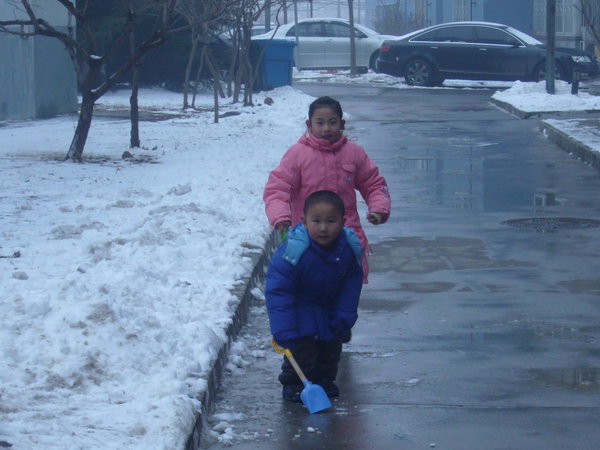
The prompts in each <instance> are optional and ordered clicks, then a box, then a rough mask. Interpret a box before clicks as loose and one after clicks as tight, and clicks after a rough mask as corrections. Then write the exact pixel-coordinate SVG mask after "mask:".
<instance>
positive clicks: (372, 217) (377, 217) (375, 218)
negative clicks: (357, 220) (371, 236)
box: [367, 212, 383, 225]
mask: <svg viewBox="0 0 600 450" xmlns="http://www.w3.org/2000/svg"><path fill="white" fill-rule="evenodd" d="M382 219H383V214H382V213H378V212H370V213H369V214H367V220H368V221H369V223H372V224H373V225H379V224H380V223H381V220H382Z"/></svg>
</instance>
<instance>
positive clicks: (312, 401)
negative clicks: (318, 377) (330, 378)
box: [300, 381, 331, 414]
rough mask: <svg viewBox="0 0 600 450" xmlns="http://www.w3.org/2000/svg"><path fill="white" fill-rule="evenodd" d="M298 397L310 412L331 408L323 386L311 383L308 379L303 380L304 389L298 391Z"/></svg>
mask: <svg viewBox="0 0 600 450" xmlns="http://www.w3.org/2000/svg"><path fill="white" fill-rule="evenodd" d="M300 399H301V400H302V403H304V406H306V408H307V409H308V412H309V413H311V414H314V413H318V412H319V411H323V410H325V409H327V408H331V402H330V401H329V397H327V394H326V393H325V391H324V390H323V388H322V387H321V386H319V385H318V384H312V383H311V382H310V381H305V382H304V389H302V392H301V393H300Z"/></svg>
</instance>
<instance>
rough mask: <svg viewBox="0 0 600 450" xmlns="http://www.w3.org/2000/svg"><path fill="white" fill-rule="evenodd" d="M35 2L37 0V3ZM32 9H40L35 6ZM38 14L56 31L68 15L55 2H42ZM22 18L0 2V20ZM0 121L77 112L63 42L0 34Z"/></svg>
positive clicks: (74, 81)
mask: <svg viewBox="0 0 600 450" xmlns="http://www.w3.org/2000/svg"><path fill="white" fill-rule="evenodd" d="M37 5H39V2H38V3H37ZM34 7H35V8H41V7H40V6H36V3H34ZM43 8H44V9H43V13H41V14H40V15H41V16H42V17H43V18H44V19H45V20H46V21H48V22H49V23H50V24H52V25H53V26H54V27H55V28H57V29H58V30H60V31H67V29H68V21H69V17H68V15H67V13H66V10H65V9H64V7H62V6H61V5H60V4H59V3H58V2H48V1H46V2H43ZM15 18H16V19H25V18H26V17H25V16H24V13H23V12H22V11H20V10H18V9H17V8H15V7H14V6H13V5H11V4H10V3H8V2H4V1H2V2H0V19H2V20H10V19H15ZM0 61H1V63H0V120H17V119H37V118H48V117H54V116H57V115H60V114H70V113H74V112H77V77H76V74H75V69H74V68H73V64H72V62H71V59H70V58H69V55H68V54H67V52H66V50H65V48H64V45H62V44H61V43H60V42H59V41H58V40H57V39H54V38H49V37H44V36H29V37H20V36H17V35H12V34H6V33H0Z"/></svg>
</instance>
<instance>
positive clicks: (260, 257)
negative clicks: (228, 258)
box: [185, 233, 278, 450]
mask: <svg viewBox="0 0 600 450" xmlns="http://www.w3.org/2000/svg"><path fill="white" fill-rule="evenodd" d="M277 245H278V241H277V237H276V233H272V234H271V235H270V236H269V237H268V238H267V239H266V242H265V245H264V247H263V248H260V247H254V248H249V249H248V250H249V251H248V252H246V253H245V254H244V256H246V257H250V258H251V259H252V266H253V269H252V272H251V273H250V274H249V275H248V276H247V277H245V278H244V279H243V280H241V281H242V282H241V283H240V284H239V285H238V286H237V287H235V288H234V289H233V290H231V293H232V294H233V295H235V296H237V297H238V299H239V303H238V306H237V308H236V310H235V312H234V314H233V316H232V322H231V323H230V324H229V326H228V327H227V330H226V334H227V342H226V343H224V344H223V345H222V346H221V348H220V349H219V352H218V355H217V357H216V359H215V361H214V363H213V367H212V368H211V370H210V371H209V373H208V377H207V387H206V391H205V392H204V393H203V395H202V396H201V397H200V399H199V400H200V401H201V403H202V406H201V409H200V412H199V413H198V414H197V416H196V420H195V423H194V427H193V429H192V430H191V431H190V433H189V435H188V438H187V441H186V445H185V448H186V450H196V449H198V448H200V439H201V436H202V427H203V426H204V425H205V423H206V419H207V418H208V416H209V415H210V413H211V412H212V410H213V409H214V401H215V398H216V394H217V391H218V389H219V385H220V382H221V378H222V377H223V373H224V370H225V364H226V363H227V356H228V353H229V349H230V347H231V344H232V342H233V341H234V340H235V339H236V338H237V336H238V334H239V332H240V330H241V328H242V327H243V326H244V324H245V323H246V321H247V318H248V311H249V309H250V302H251V301H252V289H254V288H255V287H256V286H258V285H259V284H260V282H261V281H263V280H264V277H265V273H266V268H267V266H268V264H269V259H270V257H271V255H272V253H273V251H274V250H275V248H276V246H277Z"/></svg>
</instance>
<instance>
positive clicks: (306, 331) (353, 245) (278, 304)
mask: <svg viewBox="0 0 600 450" xmlns="http://www.w3.org/2000/svg"><path fill="white" fill-rule="evenodd" d="M361 251H362V250H361V246H360V241H359V239H358V237H357V236H356V235H355V234H354V232H353V231H352V230H351V229H350V228H346V227H344V231H343V232H342V233H340V236H339V237H338V239H337V240H336V242H335V245H334V248H333V250H332V251H330V252H326V251H324V250H323V249H321V248H320V247H319V245H318V244H317V243H315V242H314V241H313V240H312V239H311V238H310V236H309V234H308V231H307V230H306V228H305V227H304V225H303V224H298V225H296V226H295V227H293V228H291V229H290V230H289V233H288V238H287V240H286V241H285V242H284V243H283V244H282V245H281V246H280V247H279V248H278V249H277V251H276V252H275V254H274V255H273V257H272V258H271V261H270V263H269V269H268V271H267V280H266V281H267V283H266V292H265V296H266V299H267V309H268V312H269V322H270V325H271V333H272V334H273V337H274V338H275V340H276V341H278V342H282V341H284V342H285V341H290V340H295V339H298V338H301V337H310V338H312V339H316V340H323V341H328V340H332V339H336V338H341V337H344V336H346V335H347V334H348V332H349V331H350V329H351V328H352V327H353V326H354V323H355V322H356V319H357V318H358V312H357V310H358V301H359V298H360V291H361V289H362V280H363V273H362V268H361Z"/></svg>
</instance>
